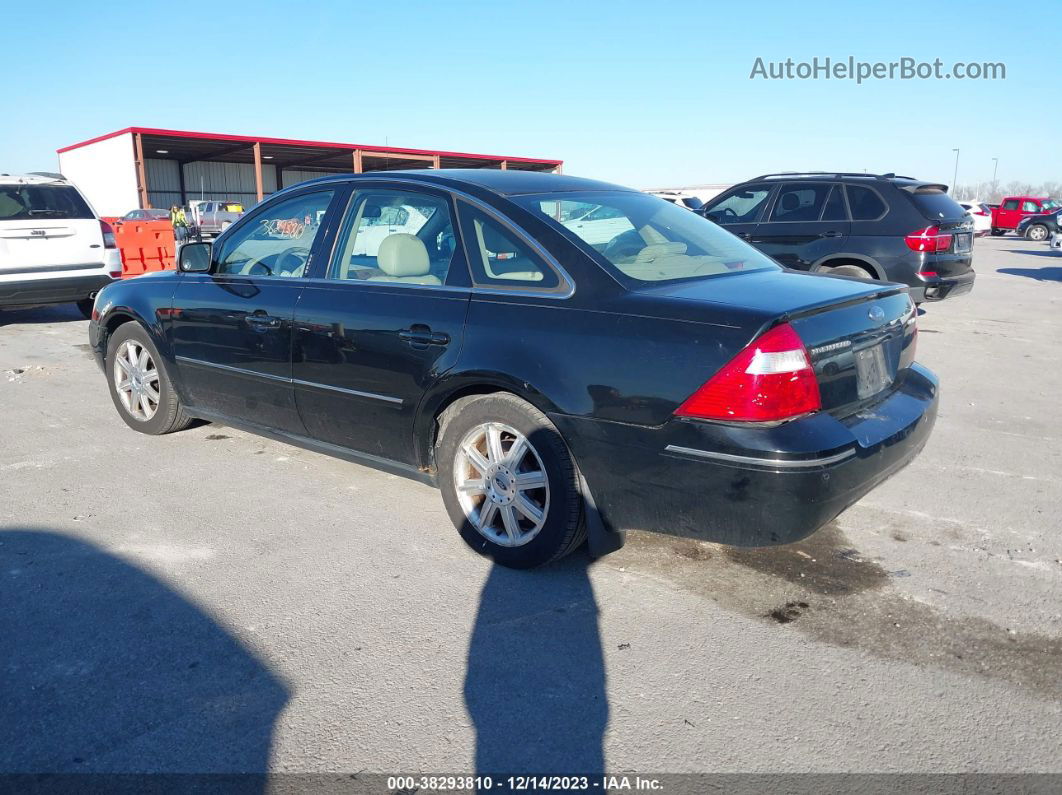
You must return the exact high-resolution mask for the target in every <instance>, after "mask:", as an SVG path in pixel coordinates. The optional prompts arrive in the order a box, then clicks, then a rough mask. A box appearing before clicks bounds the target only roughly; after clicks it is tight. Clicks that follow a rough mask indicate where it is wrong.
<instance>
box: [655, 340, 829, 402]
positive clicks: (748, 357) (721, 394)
mask: <svg viewBox="0 0 1062 795" xmlns="http://www.w3.org/2000/svg"><path fill="white" fill-rule="evenodd" d="M820 408H822V398H821V397H820V396H819V382H818V380H817V379H816V378H815V371H814V370H813V369H811V360H810V359H809V358H808V352H807V349H806V348H805V347H804V343H803V342H801V340H800V337H798V336H797V333H796V332H795V331H793V328H792V327H791V326H790V325H789V324H788V323H783V324H782V325H780V326H775V327H774V328H772V329H771V330H770V331H768V332H766V333H765V334H763V335H762V336H760V337H759V338H758V339H755V340H753V341H752V342H751V343H749V345H748V346H747V347H745V349H744V350H742V351H741V353H739V354H738V355H737V356H735V357H734V358H733V359H731V360H730V362H729V363H728V364H726V365H725V366H724V367H723V369H721V370H720V371H719V372H718V373H716V374H715V375H714V376H712V377H711V379H709V381H708V382H707V383H706V384H705V385H704V386H702V387H701V388H700V389H698V390H697V391H696V392H694V393H693V394H692V395H690V397H689V398H688V399H687V400H686V402H685V403H683V404H682V405H681V406H679V407H678V409H677V410H676V411H675V414H676V415H677V416H679V417H693V418H697V419H704V420H729V421H731V422H777V421H779V420H788V419H792V418H793V417H799V416H800V415H802V414H809V413H811V412H813V411H818V410H819V409H820Z"/></svg>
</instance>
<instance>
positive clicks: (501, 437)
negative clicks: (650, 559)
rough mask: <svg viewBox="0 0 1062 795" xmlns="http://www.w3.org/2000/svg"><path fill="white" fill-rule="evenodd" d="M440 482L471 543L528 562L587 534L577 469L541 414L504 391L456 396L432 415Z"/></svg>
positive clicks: (556, 555) (546, 559) (550, 557)
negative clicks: (435, 423)
mask: <svg viewBox="0 0 1062 795" xmlns="http://www.w3.org/2000/svg"><path fill="white" fill-rule="evenodd" d="M435 460H436V462H437V464H438V471H439V487H440V489H441V491H442V497H443V503H444V504H445V505H446V511H447V513H449V514H450V519H451V520H452V521H453V523H454V526H455V527H457V529H458V532H460V534H461V537H462V538H463V539H464V540H465V543H467V544H468V545H469V546H470V547H472V549H474V550H475V551H476V552H478V553H480V554H481V555H486V556H487V557H490V558H492V559H493V560H494V561H495V563H498V564H500V565H502V566H507V567H509V568H514V569H529V568H532V567H534V566H541V565H543V564H546V563H550V562H552V561H555V560H558V559H560V558H562V557H564V556H565V555H567V554H568V553H570V552H572V551H573V550H574V549H576V548H577V547H578V546H579V545H580V544H581V543H582V542H583V541H584V540H585V538H586V527H585V522H584V521H583V515H582V514H583V512H582V505H583V502H582V495H581V494H580V491H579V475H578V472H577V470H576V466H575V462H574V461H573V460H572V457H571V453H570V452H569V451H568V446H567V445H566V444H565V443H564V439H563V438H562V437H561V435H560V433H559V432H558V431H557V429H556V427H555V426H554V425H553V423H551V422H550V421H549V419H548V418H547V417H546V415H545V414H543V413H542V412H540V411H539V410H538V409H536V408H535V407H534V406H532V405H531V404H529V403H527V402H526V401H524V400H521V399H520V398H518V397H516V396H515V395H511V394H509V393H507V392H496V393H493V394H489V395H475V396H471V397H467V398H462V399H460V400H458V401H456V402H454V403H453V404H452V405H451V406H449V407H448V408H447V409H446V411H445V412H443V414H442V415H441V416H440V417H439V434H438V441H437V443H436V447H435Z"/></svg>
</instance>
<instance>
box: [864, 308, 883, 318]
mask: <svg viewBox="0 0 1062 795" xmlns="http://www.w3.org/2000/svg"><path fill="white" fill-rule="evenodd" d="M868 315H869V317H870V319H871V320H877V321H880V320H884V319H885V310H884V309H882V308H881V307H880V306H872V307H870V312H869V313H868Z"/></svg>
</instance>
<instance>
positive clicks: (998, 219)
mask: <svg viewBox="0 0 1062 795" xmlns="http://www.w3.org/2000/svg"><path fill="white" fill-rule="evenodd" d="M1059 207H1062V204H1060V203H1059V202H1058V201H1057V200H1056V199H1049V198H1047V197H1046V196H1007V197H1006V198H1005V199H1003V201H1001V202H1000V203H999V206H998V207H996V208H995V209H993V210H992V234H993V235H997V236H998V235H1005V234H1006V233H1007V232H1008V231H1009V230H1011V229H1017V228H1018V223H1019V222H1020V221H1021V219H1022V218H1024V217H1025V216H1027V215H1036V214H1038V213H1049V212H1051V211H1052V210H1057V209H1058V208H1059Z"/></svg>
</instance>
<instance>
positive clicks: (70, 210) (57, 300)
mask: <svg viewBox="0 0 1062 795" xmlns="http://www.w3.org/2000/svg"><path fill="white" fill-rule="evenodd" d="M121 276H122V257H121V252H119V250H118V247H117V245H116V244H115V240H114V231H113V230H112V229H111V227H110V225H109V224H107V223H106V222H104V221H101V220H100V218H99V216H98V215H96V211H95V210H93V209H92V207H91V206H90V205H89V203H88V202H87V201H86V200H85V197H84V196H82V195H81V192H80V191H79V190H78V189H77V188H75V187H74V186H73V185H72V184H70V183H69V182H67V181H66V180H65V179H63V178H62V177H61V176H59V175H58V174H27V175H25V176H12V175H9V174H0V308H2V307H5V306H33V305H37V304H63V303H67V302H70V303H76V304H77V306H78V309H80V310H81V311H82V313H84V315H85V316H86V317H90V316H91V315H92V302H93V299H94V298H95V296H96V293H98V292H99V291H100V290H102V289H103V288H104V287H105V286H106V285H108V284H110V283H111V282H112V281H114V280H115V279H119V278H121Z"/></svg>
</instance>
